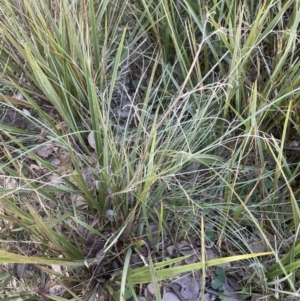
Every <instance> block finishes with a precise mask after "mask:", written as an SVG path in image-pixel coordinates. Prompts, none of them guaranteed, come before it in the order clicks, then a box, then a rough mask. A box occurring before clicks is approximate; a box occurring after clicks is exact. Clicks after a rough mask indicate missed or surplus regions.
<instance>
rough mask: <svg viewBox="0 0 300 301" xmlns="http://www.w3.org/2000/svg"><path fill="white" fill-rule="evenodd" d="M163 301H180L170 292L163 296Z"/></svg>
mask: <svg viewBox="0 0 300 301" xmlns="http://www.w3.org/2000/svg"><path fill="white" fill-rule="evenodd" d="M163 301H181V300H180V299H179V298H178V297H177V296H176V295H175V294H173V293H171V292H166V293H165V294H164V298H163Z"/></svg>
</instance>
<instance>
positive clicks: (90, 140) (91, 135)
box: [87, 132, 96, 149]
mask: <svg viewBox="0 0 300 301" xmlns="http://www.w3.org/2000/svg"><path fill="white" fill-rule="evenodd" d="M87 139H88V143H89V146H90V147H91V148H93V149H96V141H95V135H94V132H90V133H89V134H88V137H87Z"/></svg>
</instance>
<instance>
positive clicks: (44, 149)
mask: <svg viewBox="0 0 300 301" xmlns="http://www.w3.org/2000/svg"><path fill="white" fill-rule="evenodd" d="M53 151H54V148H53V146H52V144H44V145H42V146H40V147H38V148H37V150H36V154H37V155H38V156H40V157H42V158H45V159H46V158H48V157H49V156H50V155H52V153H53Z"/></svg>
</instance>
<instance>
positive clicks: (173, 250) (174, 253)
mask: <svg viewBox="0 0 300 301" xmlns="http://www.w3.org/2000/svg"><path fill="white" fill-rule="evenodd" d="M166 251H167V253H168V254H169V255H170V256H171V257H172V258H174V257H176V256H177V255H178V249H177V248H176V246H174V245H172V246H168V247H167V248H166Z"/></svg>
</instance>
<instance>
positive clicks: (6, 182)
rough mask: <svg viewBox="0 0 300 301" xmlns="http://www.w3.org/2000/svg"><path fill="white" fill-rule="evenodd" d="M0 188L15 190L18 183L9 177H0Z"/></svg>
mask: <svg viewBox="0 0 300 301" xmlns="http://www.w3.org/2000/svg"><path fill="white" fill-rule="evenodd" d="M0 186H1V187H2V188H4V189H5V188H6V189H16V188H18V182H17V181H16V180H15V179H13V178H11V177H9V176H0Z"/></svg>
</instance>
